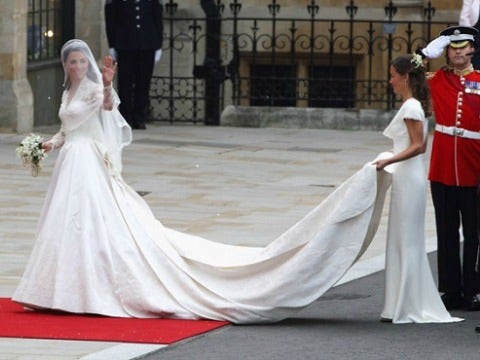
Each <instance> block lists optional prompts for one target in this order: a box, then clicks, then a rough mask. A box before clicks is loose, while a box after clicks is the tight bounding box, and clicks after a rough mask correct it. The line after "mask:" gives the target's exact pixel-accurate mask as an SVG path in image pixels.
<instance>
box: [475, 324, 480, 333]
mask: <svg viewBox="0 0 480 360" xmlns="http://www.w3.org/2000/svg"><path fill="white" fill-rule="evenodd" d="M475 332H477V333H480V325H477V326H475Z"/></svg>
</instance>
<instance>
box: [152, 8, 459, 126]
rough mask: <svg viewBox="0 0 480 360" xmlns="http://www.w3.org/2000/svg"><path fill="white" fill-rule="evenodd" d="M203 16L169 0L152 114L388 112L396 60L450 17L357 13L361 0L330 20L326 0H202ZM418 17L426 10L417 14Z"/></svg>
mask: <svg viewBox="0 0 480 360" xmlns="http://www.w3.org/2000/svg"><path fill="white" fill-rule="evenodd" d="M201 5H202V9H203V11H204V13H205V16H203V17H185V16H182V15H183V14H184V12H181V11H178V4H177V3H176V2H175V1H172V0H170V1H168V2H164V7H165V41H164V49H163V53H164V57H163V59H162V67H163V68H162V71H161V75H160V76H155V77H154V79H153V81H152V88H151V118H152V119H156V120H164V121H165V120H166V121H170V122H174V121H175V122H178V121H184V122H185V121H186V122H193V123H197V122H204V123H206V124H218V122H219V116H220V112H221V109H223V108H224V106H225V105H228V104H233V105H245V106H251V105H256V106H296V107H335V108H373V109H385V110H390V109H392V108H393V107H394V106H395V101H396V99H395V96H394V94H393V93H392V91H391V89H390V88H389V86H388V77H389V64H390V62H391V60H392V59H393V58H395V57H396V56H398V55H400V54H406V53H412V52H414V51H415V50H416V49H417V48H418V47H421V46H424V45H425V44H426V43H427V42H428V41H430V39H431V38H432V37H435V36H437V34H438V33H439V32H440V31H441V30H442V29H444V28H445V27H446V26H450V25H452V24H449V23H445V22H435V21H434V20H433V18H434V15H435V8H434V7H432V6H431V2H428V4H427V6H426V7H425V8H423V9H422V11H421V16H419V17H420V18H419V19H418V20H411V21H404V20H396V19H395V16H396V13H397V8H396V7H395V6H394V5H393V3H392V1H390V2H389V4H388V6H386V7H385V18H384V19H381V20H357V19H356V17H357V14H358V12H359V8H358V6H356V5H355V1H350V2H349V5H348V6H346V7H345V9H344V10H345V15H344V18H343V19H341V18H340V19H334V20H332V19H329V16H328V14H324V13H322V9H321V7H320V6H319V5H318V1H315V0H311V1H309V3H308V4H307V5H305V7H304V9H300V10H302V11H303V12H300V13H298V12H297V13H296V14H294V16H292V15H291V16H285V17H282V16H281V14H282V7H281V6H280V5H279V4H278V3H277V1H275V0H272V2H271V3H270V4H268V5H266V7H265V9H264V13H263V14H260V13H259V14H255V15H256V16H251V14H250V13H249V14H247V15H248V16H247V15H245V16H242V15H243V14H242V4H241V2H240V1H237V0H233V1H230V2H228V1H224V2H222V1H213V0H210V1H209V0H202V1H201ZM419 14H420V12H419Z"/></svg>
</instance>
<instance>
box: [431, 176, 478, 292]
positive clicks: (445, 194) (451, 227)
mask: <svg viewBox="0 0 480 360" xmlns="http://www.w3.org/2000/svg"><path fill="white" fill-rule="evenodd" d="M430 186H431V192H432V200H433V206H434V208H435V222H436V226H437V242H438V289H439V291H440V292H463V293H464V295H465V296H472V295H475V294H477V293H478V292H479V289H480V276H479V274H478V273H477V272H476V270H475V262H476V258H477V249H478V233H477V227H478V218H477V188H476V187H461V186H447V185H444V184H441V183H438V182H431V184H430ZM460 225H461V228H462V233H463V239H464V243H463V258H462V260H461V256H460Z"/></svg>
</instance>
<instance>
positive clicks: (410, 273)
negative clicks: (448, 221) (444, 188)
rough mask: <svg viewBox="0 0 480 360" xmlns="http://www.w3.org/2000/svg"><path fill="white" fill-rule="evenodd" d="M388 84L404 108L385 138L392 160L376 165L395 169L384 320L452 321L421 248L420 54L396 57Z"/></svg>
mask: <svg viewBox="0 0 480 360" xmlns="http://www.w3.org/2000/svg"><path fill="white" fill-rule="evenodd" d="M390 85H391V86H392V88H393V91H394V92H395V94H397V95H398V96H399V97H400V98H401V99H402V105H401V107H400V109H399V110H398V112H397V114H396V115H395V117H394V118H393V119H392V121H391V123H390V124H389V125H388V126H387V128H386V129H385V130H384V132H383V134H384V135H385V136H386V137H388V138H390V139H392V141H393V156H392V157H390V158H388V159H383V160H378V161H376V162H375V164H376V166H377V169H378V170H382V169H384V168H385V167H386V166H387V165H390V164H395V165H394V166H393V176H392V190H391V200H390V214H389V219H388V230H387V252H386V264H385V273H386V278H385V299H384V308H383V311H382V314H381V317H382V321H386V322H393V323H411V322H415V323H427V322H454V321H460V320H461V319H459V318H453V317H451V316H450V314H449V313H448V311H447V310H446V309H445V306H444V305H443V303H442V301H441V299H440V295H439V294H438V291H437V288H436V286H435V282H434V280H433V276H432V273H431V270H430V267H429V264H428V259H427V255H426V250H425V233H424V227H425V209H426V192H427V181H426V174H425V168H424V158H423V153H425V150H426V141H427V130H428V128H427V124H428V120H427V119H426V117H425V115H430V114H431V101H430V91H429V88H428V84H427V80H426V77H425V69H424V67H423V63H422V59H421V57H420V56H419V55H413V56H412V55H409V56H400V57H398V58H396V59H395V60H394V61H393V62H392V64H391V66H390Z"/></svg>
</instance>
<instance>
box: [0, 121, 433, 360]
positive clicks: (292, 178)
mask: <svg viewBox="0 0 480 360" xmlns="http://www.w3.org/2000/svg"><path fill="white" fill-rule="evenodd" d="M56 131H57V127H44V128H37V129H35V133H39V134H42V135H44V136H45V137H47V138H48V137H49V136H50V135H52V134H53V133H55V132H56ZM23 136H24V135H18V134H0V179H1V187H0V296H1V297H11V296H12V294H13V291H14V289H15V287H16V284H17V283H18V281H19V278H20V276H21V275H22V272H23V269H24V267H25V263H26V261H27V259H28V256H29V253H30V250H31V248H32V244H33V240H34V235H35V225H36V222H37V218H38V215H39V212H40V209H41V206H42V202H43V197H44V194H45V191H46V187H47V184H48V179H49V176H50V174H51V171H52V168H53V163H54V160H55V156H56V153H54V154H52V155H50V156H49V157H48V158H47V159H46V161H45V163H44V171H43V173H42V174H41V175H40V176H39V177H37V178H32V177H31V176H30V175H29V173H28V171H27V170H26V169H25V168H23V167H22V166H21V165H20V162H19V160H18V159H17V158H16V156H15V152H14V149H15V147H16V146H17V144H18V143H19V141H20V140H21V139H22V138H23ZM390 148H391V143H390V141H389V140H388V139H386V138H384V137H383V136H382V134H381V132H376V131H341V130H312V129H281V128H233V127H205V126H202V125H197V126H182V125H180V126H172V125H165V124H150V125H149V126H148V129H147V130H146V131H135V132H134V141H133V144H132V145H131V146H129V147H128V148H126V149H125V151H124V168H123V177H124V179H125V181H126V182H127V183H129V184H130V185H131V186H132V187H133V188H134V189H135V190H137V191H138V192H139V193H140V194H142V195H143V196H144V198H145V199H146V201H147V202H148V203H149V205H150V206H151V208H152V210H153V212H154V213H155V215H156V216H157V218H159V219H160V220H161V221H162V222H163V224H164V225H166V226H168V227H171V228H174V229H176V230H180V231H184V232H188V233H193V234H197V235H200V236H203V237H206V238H209V239H212V240H215V241H222V242H227V243H232V244H242V245H256V246H258V245H266V244H268V243H269V242H270V241H272V240H273V239H274V238H276V237H277V236H278V235H280V234H281V233H283V231H284V230H286V229H288V228H289V227H290V226H291V225H293V224H294V223H295V222H296V221H297V220H299V219H300V218H301V217H302V216H303V215H305V214H306V213H307V212H308V211H309V210H311V209H312V208H313V207H314V206H316V205H317V204H318V203H320V202H321V201H322V199H324V198H325V197H326V196H327V195H328V194H329V193H331V192H332V191H333V190H334V189H335V187H337V186H338V185H340V184H341V183H342V182H343V181H344V180H346V179H347V178H348V177H349V176H350V175H352V174H353V173H354V172H356V171H357V170H358V169H359V168H361V167H362V166H363V165H364V164H365V163H366V162H368V161H370V160H372V159H374V158H375V156H376V155H377V154H378V153H380V152H382V151H385V150H388V149H390ZM426 158H428V156H427V157H426ZM387 210H388V201H387V203H386V204H385V208H384V215H383V216H382V221H381V224H380V227H379V230H378V233H377V235H376V236H375V238H374V240H373V243H372V245H371V246H370V248H369V249H368V250H367V252H366V253H365V254H364V255H363V257H362V259H361V260H360V262H359V263H358V264H356V266H354V267H353V268H352V269H351V271H350V272H349V273H348V274H347V275H346V276H345V278H344V279H343V281H342V282H341V283H344V282H346V281H348V280H351V279H356V278H358V277H361V276H364V275H366V274H370V273H372V272H375V271H378V270H381V269H382V268H383V262H384V250H385V230H386V215H387ZM426 234H427V249H428V250H429V251H432V250H435V240H434V236H435V227H434V221H433V210H432V206H431V203H430V199H429V202H428V204H427V214H426ZM379 311H380V308H378V309H377V312H379ZM154 349H158V346H151V345H130V344H115V343H104V342H80V341H77V342H75V341H73V342H72V341H48V340H24V339H10V338H0V359H79V358H83V359H110V358H111V359H113V358H115V359H128V358H133V357H135V356H138V355H140V354H142V353H147V352H149V351H152V350H154ZM112 354H115V355H112Z"/></svg>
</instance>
